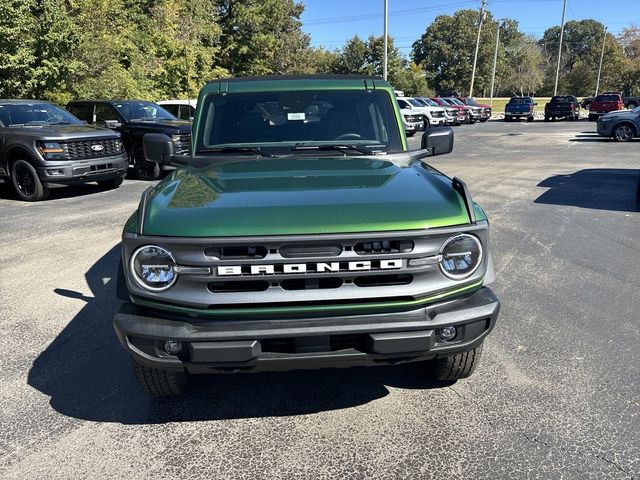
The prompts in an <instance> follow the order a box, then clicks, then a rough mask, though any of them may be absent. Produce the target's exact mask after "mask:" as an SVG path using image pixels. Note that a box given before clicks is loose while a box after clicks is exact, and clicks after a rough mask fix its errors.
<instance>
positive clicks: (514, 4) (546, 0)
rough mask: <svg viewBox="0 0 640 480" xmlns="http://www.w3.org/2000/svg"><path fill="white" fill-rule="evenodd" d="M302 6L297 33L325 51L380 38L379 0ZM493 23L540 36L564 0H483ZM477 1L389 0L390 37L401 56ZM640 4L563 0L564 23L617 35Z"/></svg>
mask: <svg viewBox="0 0 640 480" xmlns="http://www.w3.org/2000/svg"><path fill="white" fill-rule="evenodd" d="M300 1H302V3H304V5H305V11H304V13H303V14H302V29H303V30H304V31H305V32H307V33H309V34H310V35H311V44H312V45H314V46H323V47H325V48H327V49H329V50H333V49H336V48H340V47H341V46H342V45H344V43H345V41H346V40H348V39H349V38H351V37H352V36H354V35H356V34H358V35H359V36H360V37H364V38H366V37H368V36H369V35H371V34H375V35H382V33H383V19H382V15H383V5H384V0H300ZM487 1H488V4H487V8H488V10H489V11H490V12H491V13H492V15H493V16H494V17H495V18H505V17H506V18H512V19H514V20H517V21H518V22H519V25H520V30H521V31H523V32H526V33H530V34H532V35H534V36H536V37H541V36H542V34H543V33H544V31H545V29H547V28H548V27H552V26H554V25H560V20H561V18H562V3H563V0H487ZM480 3H481V0H389V35H391V36H392V37H394V40H395V45H396V46H397V47H400V49H401V51H402V52H403V53H404V54H409V53H410V52H411V45H412V43H413V42H414V41H415V40H417V39H418V38H419V37H420V35H422V33H424V31H425V30H426V28H427V27H428V26H429V24H430V23H431V22H432V21H433V20H434V19H435V17H436V16H438V15H443V14H444V15H451V14H452V13H454V12H455V11H456V10H460V9H465V8H471V9H478V8H480ZM639 4H640V0H608V1H606V2H604V1H603V0H567V13H566V17H565V21H569V20H582V19H586V18H593V19H595V20H598V21H600V22H602V23H603V24H604V25H606V26H607V27H608V29H609V31H610V32H612V33H614V34H617V33H619V32H620V31H621V30H622V29H623V28H624V27H628V26H630V25H632V24H633V23H635V24H636V25H638V24H640V10H639V9H638V7H639Z"/></svg>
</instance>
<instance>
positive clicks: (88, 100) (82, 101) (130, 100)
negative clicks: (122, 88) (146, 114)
mask: <svg viewBox="0 0 640 480" xmlns="http://www.w3.org/2000/svg"><path fill="white" fill-rule="evenodd" d="M91 102H93V103H117V102H149V103H154V102H151V101H149V100H138V99H135V98H112V99H103V98H94V99H82V100H71V101H70V102H69V103H91Z"/></svg>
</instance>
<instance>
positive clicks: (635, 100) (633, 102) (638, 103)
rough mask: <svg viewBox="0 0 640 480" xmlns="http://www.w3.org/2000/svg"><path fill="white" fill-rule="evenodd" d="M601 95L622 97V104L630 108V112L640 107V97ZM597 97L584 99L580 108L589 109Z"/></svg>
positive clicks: (619, 93) (615, 93)
mask: <svg viewBox="0 0 640 480" xmlns="http://www.w3.org/2000/svg"><path fill="white" fill-rule="evenodd" d="M601 95H620V96H621V97H622V103H623V104H624V108H628V109H629V110H633V109H634V108H636V107H640V97H627V96H624V95H623V94H622V92H602V93H601ZM595 98H596V97H586V98H583V99H582V101H581V102H580V106H581V107H582V108H589V105H591V102H593V101H594V100H595Z"/></svg>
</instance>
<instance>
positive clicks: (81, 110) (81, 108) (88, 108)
mask: <svg viewBox="0 0 640 480" xmlns="http://www.w3.org/2000/svg"><path fill="white" fill-rule="evenodd" d="M67 110H69V112H70V113H71V114H72V115H74V116H76V117H78V118H79V119H80V120H84V121H85V122H87V123H93V105H86V104H77V105H69V108H68V109H67Z"/></svg>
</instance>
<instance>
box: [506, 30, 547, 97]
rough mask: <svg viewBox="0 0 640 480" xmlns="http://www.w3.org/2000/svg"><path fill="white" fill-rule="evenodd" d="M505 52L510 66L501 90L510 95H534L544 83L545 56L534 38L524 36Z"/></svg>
mask: <svg viewBox="0 0 640 480" xmlns="http://www.w3.org/2000/svg"><path fill="white" fill-rule="evenodd" d="M511 43H512V44H511V45H510V46H509V47H507V48H506V49H505V50H506V51H505V59H506V63H507V65H508V69H507V70H506V72H503V73H502V75H504V76H503V77H502V79H501V88H502V90H503V91H506V92H507V93H508V94H509V95H513V94H516V93H517V94H519V95H525V94H531V95H533V94H534V93H535V92H536V91H537V90H538V89H539V87H540V86H541V85H542V82H543V67H544V56H543V54H542V49H541V48H540V46H539V45H538V43H537V42H536V40H535V39H534V38H532V37H529V36H525V35H522V36H521V37H520V40H519V41H517V42H511Z"/></svg>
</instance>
